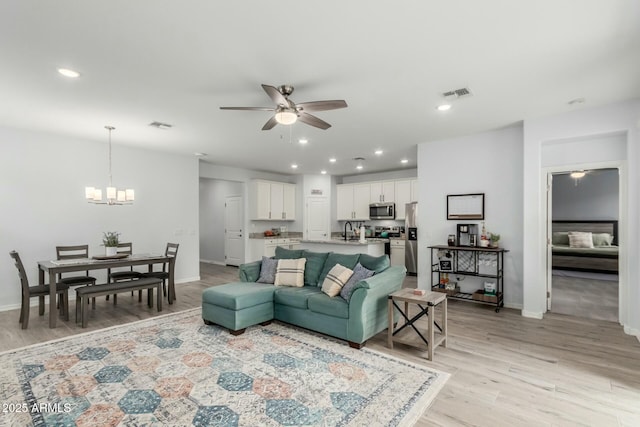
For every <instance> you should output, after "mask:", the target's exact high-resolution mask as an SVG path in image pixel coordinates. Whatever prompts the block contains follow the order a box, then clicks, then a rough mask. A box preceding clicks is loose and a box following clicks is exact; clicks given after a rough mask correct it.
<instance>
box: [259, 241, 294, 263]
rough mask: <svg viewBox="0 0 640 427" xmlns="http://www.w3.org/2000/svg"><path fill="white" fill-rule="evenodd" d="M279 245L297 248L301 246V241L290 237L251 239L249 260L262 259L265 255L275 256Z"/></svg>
mask: <svg viewBox="0 0 640 427" xmlns="http://www.w3.org/2000/svg"><path fill="white" fill-rule="evenodd" d="M278 246H282V247H284V248H287V249H297V248H298V247H299V246H300V241H299V240H297V239H290V238H273V239H249V260H248V261H247V262H252V261H260V260H262V257H263V256H266V257H272V256H274V255H275V254H276V248H277V247H278Z"/></svg>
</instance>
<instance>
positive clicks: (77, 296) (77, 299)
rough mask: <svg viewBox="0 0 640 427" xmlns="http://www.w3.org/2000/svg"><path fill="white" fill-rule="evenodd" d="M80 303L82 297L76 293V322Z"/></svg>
mask: <svg viewBox="0 0 640 427" xmlns="http://www.w3.org/2000/svg"><path fill="white" fill-rule="evenodd" d="M81 305H82V298H81V297H80V295H78V293H76V324H77V323H78V321H79V320H80V306H81Z"/></svg>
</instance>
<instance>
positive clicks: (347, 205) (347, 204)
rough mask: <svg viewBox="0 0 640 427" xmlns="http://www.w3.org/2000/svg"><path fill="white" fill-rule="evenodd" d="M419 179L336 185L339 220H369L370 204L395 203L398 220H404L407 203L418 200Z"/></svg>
mask: <svg viewBox="0 0 640 427" xmlns="http://www.w3.org/2000/svg"><path fill="white" fill-rule="evenodd" d="M417 184H418V180H417V179H397V180H389V181H372V182H361V183H357V184H338V185H336V213H337V219H338V221H348V220H358V221H367V220H369V204H371V203H395V204H396V220H398V221H401V220H404V216H405V205H406V204H407V203H411V202H417V201H418V198H417V196H418V192H417V190H418V188H417V187H418V185H417Z"/></svg>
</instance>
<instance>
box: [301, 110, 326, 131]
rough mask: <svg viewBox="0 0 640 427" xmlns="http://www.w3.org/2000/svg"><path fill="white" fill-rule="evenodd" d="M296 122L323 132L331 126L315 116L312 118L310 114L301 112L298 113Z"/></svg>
mask: <svg viewBox="0 0 640 427" xmlns="http://www.w3.org/2000/svg"><path fill="white" fill-rule="evenodd" d="M298 120H300V121H301V122H302V123H306V124H308V125H310V126H314V127H317V128H320V129H323V130H326V129H329V128H330V127H331V125H330V124H329V123H327V122H325V121H324V120H321V119H319V118H317V117H316V116H312V115H311V114H307V113H305V112H303V111H300V112H299V113H298Z"/></svg>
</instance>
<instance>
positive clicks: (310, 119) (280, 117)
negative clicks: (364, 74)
mask: <svg viewBox="0 0 640 427" xmlns="http://www.w3.org/2000/svg"><path fill="white" fill-rule="evenodd" d="M262 89H264V91H265V92H267V95H269V98H271V100H272V101H273V102H275V103H276V106H275V107H220V109H221V110H249V111H274V112H275V114H274V115H273V117H271V118H270V119H269V120H268V121H267V123H265V124H264V126H262V130H269V129H273V127H274V126H275V125H277V124H281V125H292V124H294V123H295V122H296V121H297V120H300V121H301V122H302V123H306V124H308V125H310V126H314V127H317V128H320V129H323V130H324V129H329V128H330V127H331V125H330V124H329V123H327V122H325V121H324V120H322V119H319V118H318V117H316V116H313V115H311V114H309V112H315V111H327V110H337V109H338V108H346V107H347V103H346V102H345V101H344V100H341V99H338V100H332V101H311V102H301V103H299V104H296V103H295V102H293V101H292V100H290V99H289V95H291V94H292V93H293V86H290V85H282V86H278V87H275V86H269V85H264V84H263V85H262Z"/></svg>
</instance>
